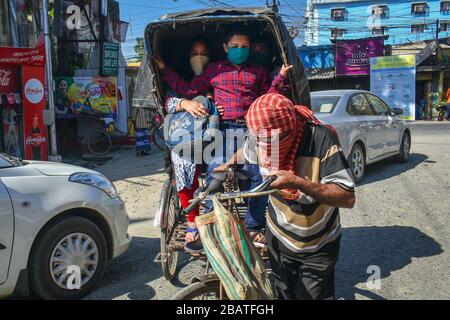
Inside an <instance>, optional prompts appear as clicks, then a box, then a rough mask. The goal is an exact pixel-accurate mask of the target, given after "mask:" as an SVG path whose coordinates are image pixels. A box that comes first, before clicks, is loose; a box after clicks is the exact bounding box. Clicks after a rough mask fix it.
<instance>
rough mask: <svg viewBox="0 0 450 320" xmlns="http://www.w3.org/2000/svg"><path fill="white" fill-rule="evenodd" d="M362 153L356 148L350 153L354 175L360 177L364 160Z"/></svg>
mask: <svg viewBox="0 0 450 320" xmlns="http://www.w3.org/2000/svg"><path fill="white" fill-rule="evenodd" d="M363 157H364V156H363V153H362V151H361V150H360V149H359V148H358V149H355V150H354V151H353V154H352V170H353V173H354V175H355V176H356V177H361V175H362V173H363V171H364V160H363Z"/></svg>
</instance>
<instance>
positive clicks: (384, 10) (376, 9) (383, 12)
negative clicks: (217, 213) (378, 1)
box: [372, 5, 389, 18]
mask: <svg viewBox="0 0 450 320" xmlns="http://www.w3.org/2000/svg"><path fill="white" fill-rule="evenodd" d="M388 13H389V9H388V6H387V5H377V6H373V7H372V15H374V16H379V17H380V18H387V17H388Z"/></svg>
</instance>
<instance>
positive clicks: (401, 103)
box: [370, 55, 416, 120]
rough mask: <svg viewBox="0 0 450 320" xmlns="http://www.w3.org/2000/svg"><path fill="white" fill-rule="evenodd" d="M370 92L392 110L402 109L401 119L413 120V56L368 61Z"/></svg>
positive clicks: (414, 88)
mask: <svg viewBox="0 0 450 320" xmlns="http://www.w3.org/2000/svg"><path fill="white" fill-rule="evenodd" d="M370 91H372V92H373V93H374V94H376V95H378V96H379V97H381V98H382V99H383V100H384V101H385V102H386V103H387V104H388V105H389V106H391V107H392V108H401V109H403V115H402V118H403V119H405V120H415V114H416V57H415V55H400V56H389V57H377V58H372V59H371V60H370Z"/></svg>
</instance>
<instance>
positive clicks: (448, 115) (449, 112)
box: [444, 88, 450, 121]
mask: <svg viewBox="0 0 450 320" xmlns="http://www.w3.org/2000/svg"><path fill="white" fill-rule="evenodd" d="M446 100H447V105H446V106H445V116H444V119H445V120H447V121H449V120H450V88H448V89H447V95H446Z"/></svg>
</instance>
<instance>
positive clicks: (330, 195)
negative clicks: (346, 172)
mask: <svg viewBox="0 0 450 320" xmlns="http://www.w3.org/2000/svg"><path fill="white" fill-rule="evenodd" d="M271 187H273V188H276V189H298V190H300V191H301V192H303V193H305V194H306V195H308V196H310V197H312V198H314V199H315V200H317V201H319V202H321V203H324V204H327V205H329V206H333V207H339V208H353V206H354V205H355V193H354V192H352V191H348V190H345V189H344V188H342V187H341V186H339V185H338V184H334V183H328V184H320V183H316V182H311V181H309V180H306V179H304V178H301V177H298V176H296V175H294V174H292V173H290V172H289V171H284V170H280V171H279V172H278V173H277V180H275V181H274V182H273V183H272V184H271Z"/></svg>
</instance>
